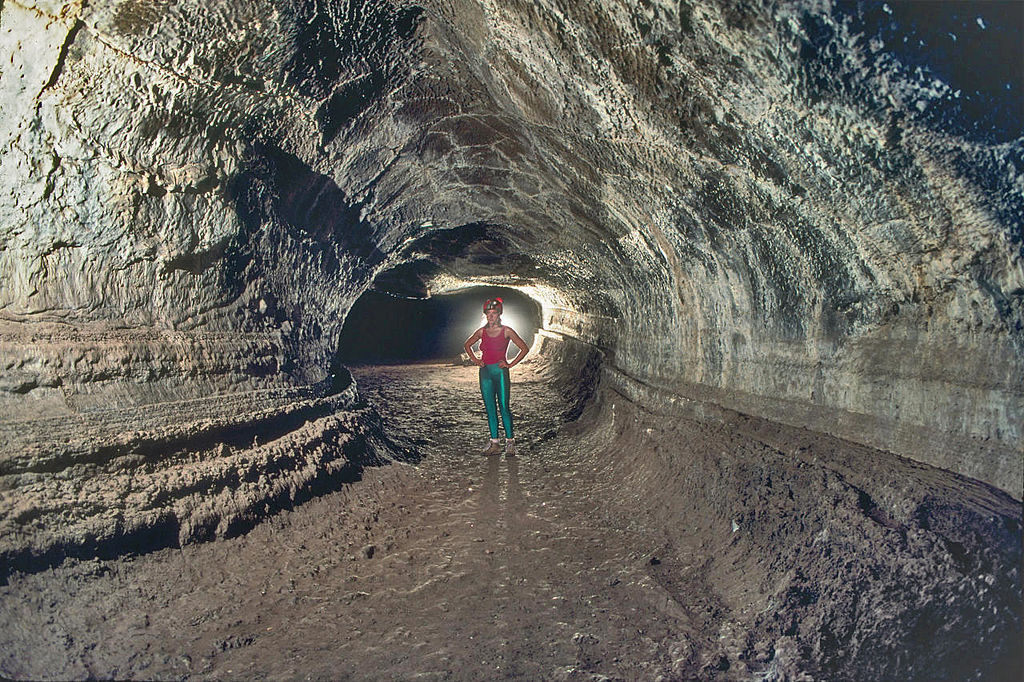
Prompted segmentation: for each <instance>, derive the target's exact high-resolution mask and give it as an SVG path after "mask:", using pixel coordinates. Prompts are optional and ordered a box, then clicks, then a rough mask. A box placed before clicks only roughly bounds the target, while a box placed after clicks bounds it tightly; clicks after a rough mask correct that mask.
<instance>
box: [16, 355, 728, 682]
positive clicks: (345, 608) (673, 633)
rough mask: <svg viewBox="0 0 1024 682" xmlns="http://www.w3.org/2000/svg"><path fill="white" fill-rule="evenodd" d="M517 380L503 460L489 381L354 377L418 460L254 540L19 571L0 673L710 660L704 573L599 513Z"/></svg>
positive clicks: (477, 673) (490, 669) (535, 400)
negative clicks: (705, 651) (675, 563)
mask: <svg viewBox="0 0 1024 682" xmlns="http://www.w3.org/2000/svg"><path fill="white" fill-rule="evenodd" d="M517 370H519V376H515V377H514V386H513V391H514V393H513V403H514V412H515V415H516V418H517V429H518V435H519V441H520V443H521V447H520V455H519V456H518V457H515V458H507V457H504V456H501V457H490V458H487V457H482V456H480V455H479V454H477V453H478V452H479V450H480V449H481V448H482V446H483V445H484V443H485V441H486V424H485V421H484V419H483V415H482V407H481V401H480V398H479V394H478V392H477V386H476V378H475V373H476V371H475V368H473V367H468V368H464V367H451V366H442V365H415V366H404V367H381V368H356V369H355V370H354V371H353V373H354V374H355V376H356V378H357V380H358V382H359V384H360V387H361V389H362V390H363V391H364V394H365V395H367V396H368V397H370V399H371V400H373V402H375V403H377V404H378V405H380V406H381V407H382V412H383V414H384V418H385V423H386V425H387V426H388V428H389V429H397V430H400V431H403V432H405V433H406V434H407V435H408V436H409V437H410V438H411V439H413V440H414V442H416V444H417V447H418V449H419V451H420V453H421V455H422V459H421V461H420V462H419V463H418V464H417V465H409V464H394V465H391V466H384V467H379V468H371V469H367V470H366V471H365V472H364V475H363V478H362V480H361V481H359V482H357V483H355V484H352V485H350V486H347V487H346V488H345V489H344V490H342V491H339V492H337V493H332V494H329V495H326V496H323V497H320V498H317V499H315V500H313V501H311V502H308V503H306V504H304V505H302V506H300V507H298V508H296V509H295V510H292V511H286V512H283V513H280V514H278V515H277V516H275V517H274V518H272V519H270V520H268V521H266V522H264V523H262V524H260V525H259V526H257V527H256V528H255V529H254V530H252V531H251V532H249V533H248V534H246V535H244V536H241V537H237V538H233V539H230V540H222V541H217V542H211V543H206V544H199V545H191V546H186V547H183V548H182V549H169V550H162V551H157V552H154V553H152V554H148V555H144V556H140V557H134V558H126V559H121V560H116V561H84V562H78V561H68V562H66V563H65V564H63V565H61V566H60V567H58V568H56V569H54V570H49V571H46V572H43V573H39V574H30V575H15V576H13V577H12V579H11V581H10V584H9V585H8V586H5V587H2V588H0V614H2V620H3V622H4V624H5V625H4V628H3V634H2V635H0V651H2V652H3V653H2V654H0V666H2V672H3V673H4V674H6V675H8V676H11V677H14V678H32V679H44V678H46V679H69V678H88V677H98V678H136V679H139V678H142V679H176V678H185V677H191V678H193V679H213V678H218V679H226V678H232V677H234V678H238V679H243V678H244V679H412V678H416V679H488V678H496V677H501V678H506V677H508V678H520V679H592V678H594V676H595V675H609V676H611V677H613V678H615V677H622V678H627V679H636V678H648V679H654V678H656V677H657V676H658V675H659V674H663V675H667V676H670V677H674V676H677V675H679V674H681V673H682V672H683V669H684V668H685V667H688V666H693V665H697V664H698V663H699V662H700V661H699V656H696V657H695V655H694V654H695V653H696V652H697V651H699V649H700V648H701V647H700V643H701V641H702V640H704V639H706V638H708V637H714V636H716V635H715V632H716V628H715V627H714V620H715V613H716V612H717V607H716V605H715V604H713V603H710V602H708V601H706V597H707V595H709V594H710V592H709V591H708V590H706V589H705V588H703V587H702V586H701V584H700V578H699V575H698V574H699V571H697V570H693V571H691V572H690V573H689V574H690V576H691V577H690V580H691V581H692V584H691V585H690V587H691V588H693V589H692V590H688V592H689V593H690V601H689V602H688V603H687V604H686V605H685V606H683V605H681V604H680V603H679V602H678V601H676V599H675V598H674V597H673V596H672V594H673V593H674V592H675V589H668V588H666V587H665V584H666V580H664V579H660V578H659V570H660V569H661V566H662V564H661V563H660V560H659V559H658V558H657V556H658V555H659V553H660V552H662V550H663V549H664V546H663V541H662V540H661V539H659V538H658V537H657V536H656V535H655V534H653V533H645V532H643V530H642V529H638V528H637V527H635V526H636V524H635V523H632V522H631V519H630V513H629V510H628V509H615V508H611V507H608V506H607V505H606V504H604V502H606V501H607V500H605V499H604V498H603V495H602V492H601V485H600V482H599V480H598V477H596V476H595V475H594V474H593V473H592V472H591V468H592V467H591V465H590V464H589V463H588V453H586V452H584V451H583V448H581V447H579V446H578V441H577V439H574V438H573V437H572V435H571V433H567V432H566V431H565V430H564V429H563V430H562V431H560V432H559V431H558V429H559V427H560V423H559V419H558V417H557V415H558V414H559V413H560V412H561V409H562V408H563V407H564V406H563V405H562V404H561V403H560V400H559V397H558V396H557V395H556V394H554V392H553V391H552V389H551V388H550V387H549V385H548V384H546V383H544V382H542V381H541V380H540V379H539V378H537V377H531V375H530V374H529V370H526V369H525V368H517ZM517 370H513V372H516V371H517ZM408 396H417V397H419V398H422V402H417V406H416V407H415V408H414V409H410V406H409V403H408V402H403V400H404V399H406V398H408ZM682 555H685V554H682ZM674 556H675V557H677V558H678V557H679V556H681V554H680V548H675V549H674ZM699 561H700V558H699V557H694V560H693V566H694V568H696V566H697V565H698V564H699ZM686 575H687V572H686V571H682V572H677V574H675V575H674V577H673V581H675V582H676V583H679V582H680V581H685V580H686V579H687V578H686ZM662 577H664V576H662ZM676 588H678V589H682V586H681V585H676Z"/></svg>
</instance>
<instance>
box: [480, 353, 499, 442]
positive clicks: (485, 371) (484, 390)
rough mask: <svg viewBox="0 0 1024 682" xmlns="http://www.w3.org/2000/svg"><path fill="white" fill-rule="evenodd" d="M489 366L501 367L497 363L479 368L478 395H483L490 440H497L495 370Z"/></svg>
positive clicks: (496, 385)
mask: <svg viewBox="0 0 1024 682" xmlns="http://www.w3.org/2000/svg"><path fill="white" fill-rule="evenodd" d="M491 368H494V369H495V370H500V369H501V368H500V367H498V366H497V365H484V366H483V367H481V368H480V395H482V396H483V397H484V409H485V410H486V411H487V426H488V427H490V429H491V440H497V439H498V408H497V405H495V394H496V392H497V390H498V382H497V381H496V379H497V377H496V376H495V372H494V371H492V369H491ZM502 416H504V413H502Z"/></svg>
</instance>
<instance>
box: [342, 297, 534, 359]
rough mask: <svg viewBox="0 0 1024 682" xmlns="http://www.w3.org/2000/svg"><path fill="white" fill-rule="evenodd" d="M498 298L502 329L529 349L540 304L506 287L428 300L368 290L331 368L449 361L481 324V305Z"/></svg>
mask: <svg viewBox="0 0 1024 682" xmlns="http://www.w3.org/2000/svg"><path fill="white" fill-rule="evenodd" d="M496 296H497V297H500V298H501V299H502V300H503V301H504V303H505V311H504V314H503V315H502V323H503V324H506V325H508V326H511V327H513V328H514V329H515V330H516V332H517V333H518V334H519V335H520V336H521V337H522V338H523V340H524V341H526V343H527V344H529V345H532V344H533V338H534V334H535V333H536V331H537V330H538V329H539V328H540V327H541V309H540V304H538V303H537V302H536V301H535V300H533V299H532V298H530V297H529V296H526V295H525V294H522V293H520V292H519V291H516V290H515V289H509V288H506V287H472V288H470V289H465V290H462V291H459V292H457V293H453V294H443V295H438V296H433V297H430V298H401V297H397V296H392V295H390V294H387V293H384V292H380V291H376V290H373V289H371V290H369V291H366V292H365V293H364V294H363V295H362V296H360V297H359V299H358V300H357V301H356V302H355V304H354V305H353V306H352V309H351V310H350V311H349V313H348V315H347V316H346V318H345V326H344V329H343V330H342V332H341V339H340V341H339V344H338V353H337V362H338V364H342V365H372V364H388V363H413V362H429V361H435V362H436V361H438V360H446V361H454V360H456V359H457V358H458V357H459V356H460V354H461V353H462V344H463V342H465V340H466V339H467V338H468V337H469V335H470V334H472V333H473V331H474V330H475V329H478V328H479V327H480V326H481V325H483V323H484V322H485V320H484V317H483V312H482V308H483V303H484V301H486V300H487V299H488V298H493V297H496Z"/></svg>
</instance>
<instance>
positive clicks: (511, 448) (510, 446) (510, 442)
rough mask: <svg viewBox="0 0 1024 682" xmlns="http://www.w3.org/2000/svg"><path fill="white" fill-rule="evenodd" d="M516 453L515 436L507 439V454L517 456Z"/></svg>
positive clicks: (507, 455)
mask: <svg viewBox="0 0 1024 682" xmlns="http://www.w3.org/2000/svg"><path fill="white" fill-rule="evenodd" d="M515 454H516V441H515V439H514V438H508V439H506V440H505V456H506V457H515Z"/></svg>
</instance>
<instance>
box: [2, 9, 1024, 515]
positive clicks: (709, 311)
mask: <svg viewBox="0 0 1024 682" xmlns="http://www.w3.org/2000/svg"><path fill="white" fill-rule="evenodd" d="M0 12H2V14H0V18H2V22H0V24H2V30H0V41H2V45H3V53H2V54H0V57H2V60H0V61H2V62H3V64H4V66H3V68H4V72H3V79H2V86H0V87H2V90H3V92H2V95H0V97H2V101H3V102H4V109H3V111H4V113H3V115H2V116H0V143H2V144H3V145H4V149H9V150H10V151H9V152H7V153H5V154H4V155H3V157H2V160H0V177H2V181H0V182H2V183H3V189H2V191H0V282H3V284H2V285H0V315H2V316H3V325H4V326H3V343H2V346H0V348H2V356H0V367H2V368H3V369H2V371H3V382H2V385H0V389H2V390H3V401H2V402H3V404H4V406H5V408H9V409H10V410H11V411H12V412H13V413H14V414H21V415H26V414H30V413H33V410H36V411H38V410H43V411H44V413H51V414H57V413H60V412H61V411H64V412H66V411H81V410H88V409H97V408H99V407H102V406H103V405H104V404H105V402H104V401H106V400H108V399H109V400H113V401H115V402H114V404H115V405H118V406H128V405H131V404H141V403H151V402H161V401H166V400H170V399H174V398H179V399H180V398H190V397H193V396H196V395H207V394H210V393H225V394H230V393H232V392H237V391H247V390H253V389H264V388H272V387H275V386H277V387H280V386H294V385H304V384H307V383H310V382H315V381H319V380H321V379H323V378H324V377H325V376H326V375H327V373H328V372H329V367H330V357H331V355H332V353H333V350H334V347H335V345H336V341H337V337H338V333H339V331H340V329H341V326H342V324H343V321H344V317H345V315H346V313H347V311H348V309H349V307H350V306H351V304H352V302H353V301H355V299H356V298H357V297H358V296H359V294H360V293H361V292H362V291H363V290H365V288H366V287H367V286H369V284H370V283H371V282H372V281H373V280H374V278H375V277H376V276H377V275H379V274H381V273H384V272H387V271H391V272H406V273H407V276H408V277H410V278H411V277H416V278H419V279H421V280H422V282H423V283H424V285H425V286H426V287H427V288H428V289H431V290H442V289H446V288H447V289H451V288H455V287H457V286H465V285H467V284H471V283H474V282H490V283H494V284H504V285H510V286H517V287H521V288H523V289H524V290H525V291H531V290H536V291H544V292H554V293H551V294H550V296H549V298H548V300H547V307H546V317H547V319H546V322H547V324H548V326H549V328H550V330H551V331H552V332H554V333H560V334H565V335H569V336H573V337H576V338H578V339H581V340H583V341H585V342H588V343H593V344H595V345H597V346H599V347H600V348H601V349H602V350H603V351H604V353H605V358H606V362H608V363H611V365H612V366H613V367H614V368H616V369H617V370H618V371H621V372H623V373H625V374H627V375H629V376H631V377H633V378H634V379H636V380H638V381H641V382H644V383H646V384H648V385H651V386H653V387H657V388H658V389H660V390H663V391H667V392H670V393H672V394H675V395H679V396H682V397H685V398H688V399H698V400H703V401H710V402H712V403H717V404H720V405H723V406H726V407H731V408H733V409H736V410H739V411H742V412H748V413H752V414H757V415H761V416H765V417H768V418H772V419H777V420H782V421H786V422H789V423H791V424H797V425H806V426H809V427H811V428H814V429H818V430H823V431H827V432H830V433H834V434H838V435H841V436H843V437H846V438H850V439H853V440H857V441H860V442H864V443H868V444H872V445H876V446H879V447H883V448H886V449H890V450H892V451H894V452H897V453H900V454H905V455H910V456H913V457H916V458H919V459H921V460H923V461H926V462H929V463H932V464H936V465H938V466H941V467H946V468H951V469H953V470H955V471H958V472H961V473H964V474H967V475H969V476H973V477H977V478H980V479H982V480H985V481H987V482H990V483H993V484H995V485H997V486H999V487H1001V488H1003V489H1005V490H1008V491H1009V492H1011V493H1012V494H1014V495H1015V496H1017V497H1018V498H1019V497H1020V496H1021V479H1022V476H1021V458H1020V454H1019V452H1020V444H1021V442H1022V438H1021V436H1022V434H1021V432H1020V429H1021V426H1020V425H1021V424H1022V423H1024V397H1022V392H1021V391H1022V389H1021V382H1020V377H1021V376H1022V375H1024V372H1022V369H1024V360H1022V358H1024V346H1022V332H1021V328H1022V316H1024V313H1022V305H1021V294H1022V291H1024V274H1022V267H1021V248H1020V247H1021V235H1020V224H1021V220H1020V217H1021V214H1022V206H1024V200H1022V184H1024V175H1021V173H1020V172H1019V170H1018V168H1019V165H1020V159H1021V143H1020V140H1019V132H1018V134H1017V136H1014V135H1010V136H1009V137H1007V138H1005V139H983V138H980V137H977V136H966V135H961V136H954V135H952V134H951V133H949V132H944V129H943V126H942V125H940V124H941V123H942V121H941V119H940V120H939V124H936V122H935V119H934V117H931V118H930V117H929V115H927V113H928V112H929V111H931V109H930V107H931V108H934V107H935V106H938V104H939V103H940V100H942V98H944V97H947V98H948V93H946V92H945V91H943V90H942V88H941V87H939V86H938V85H935V83H933V82H932V80H930V79H929V78H928V77H927V74H925V75H921V74H920V73H918V72H914V71H911V70H909V69H907V68H903V67H901V66H900V65H899V64H898V63H896V62H894V61H893V60H887V59H884V58H883V57H884V54H885V53H884V51H883V52H882V53H878V50H876V49H875V48H874V47H872V46H870V45H864V44H863V43H862V42H859V41H860V39H859V38H858V37H857V36H856V25H855V23H850V22H853V21H854V19H855V18H854V19H851V18H849V17H847V15H845V14H843V13H842V12H841V11H839V9H838V8H836V7H833V5H832V4H831V3H829V2H825V1H823V0H822V1H819V0H808V1H807V2H802V3H780V4H777V5H771V4H769V5H765V6H753V5H749V4H747V3H743V2H732V1H729V0H721V1H720V2H715V3H690V2H685V1H684V2H681V3H677V2H671V3H669V2H664V3H662V2H649V3H640V4H637V3H633V2H625V1H622V2H614V1H612V0H607V1H605V2H601V3H590V2H588V3H560V2H554V1H552V2H533V1H532V0H520V1H510V2H500V3H496V2H488V1H484V0H480V1H477V0H431V1H430V2H423V3H420V4H417V5H414V4H412V3H408V2H394V3H388V2H384V1H383V0H366V1H365V2H354V3H349V2H302V1H300V0H292V1H291V2H286V3H275V2H252V3H245V4H244V5H239V4H237V3H213V5H211V4H210V3H199V2H193V1H191V0H185V1H182V2H176V3H170V2H166V3H165V2H141V1H137V0H125V1H122V2H114V1H111V2H96V3H88V4H86V3H81V2H57V1H56V0H49V1H45V2H44V1H39V2H26V1H19V2H12V1H10V0H9V1H8V2H5V3H3V6H2V10H0ZM876 53H877V54H876ZM880 55H881V56H880ZM404 267H408V268H409V269H408V270H402V268H404ZM396 268H397V270H396ZM113 337H116V340H113V341H112V340H111V339H112V338H113Z"/></svg>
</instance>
